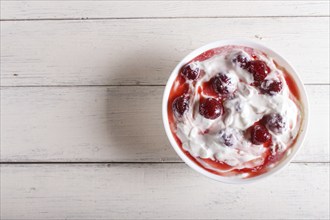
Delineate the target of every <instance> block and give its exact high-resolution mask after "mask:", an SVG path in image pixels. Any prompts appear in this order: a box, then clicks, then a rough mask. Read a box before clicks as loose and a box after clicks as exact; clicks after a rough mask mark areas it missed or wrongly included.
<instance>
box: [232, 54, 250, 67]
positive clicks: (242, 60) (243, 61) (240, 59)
mask: <svg viewBox="0 0 330 220" xmlns="http://www.w3.org/2000/svg"><path fill="white" fill-rule="evenodd" d="M232 61H233V63H236V64H239V66H240V67H242V68H243V69H245V68H246V66H247V63H248V61H249V58H248V57H247V56H245V55H243V54H238V55H237V56H236V57H235V58H234V59H233V60H232Z"/></svg>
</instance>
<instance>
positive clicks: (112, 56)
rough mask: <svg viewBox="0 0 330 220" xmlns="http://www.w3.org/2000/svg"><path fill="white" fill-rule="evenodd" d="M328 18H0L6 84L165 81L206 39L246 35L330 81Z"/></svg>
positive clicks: (309, 78)
mask: <svg viewBox="0 0 330 220" xmlns="http://www.w3.org/2000/svg"><path fill="white" fill-rule="evenodd" d="M328 35H329V18H324V17H318V18H216V19H210V18H204V19H151V20H150V19H146V20H144V19H142V20H139V19H138V20H135V19H128V20H94V21H33V22H31V21H26V22H23V21H14V22H9V21H8V22H2V23H1V64H2V65H1V85H2V86H39V85H42V86H44V85H164V84H165V82H166V81H167V78H168V76H169V74H170V72H171V71H172V69H173V68H174V67H175V66H176V64H177V63H178V62H179V61H180V60H181V59H182V58H183V57H184V56H185V55H187V54H188V53H189V52H191V51H192V50H194V49H195V48H198V47H200V46H202V45H204V44H206V43H209V42H212V41H216V40H220V39H226V38H227V39H229V38H230V39H231V38H247V39H252V40H256V41H261V42H262V43H264V44H266V45H268V46H270V47H271V48H273V49H275V50H277V51H278V52H280V53H281V54H283V55H284V56H285V57H287V58H288V60H290V61H291V62H292V64H293V65H294V66H295V67H296V68H297V70H298V71H299V73H300V75H301V77H302V79H303V81H304V82H305V83H323V84H326V83H329V62H328V61H329V53H328V49H329V40H328Z"/></svg>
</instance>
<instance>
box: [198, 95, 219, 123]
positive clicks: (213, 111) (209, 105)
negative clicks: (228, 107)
mask: <svg viewBox="0 0 330 220" xmlns="http://www.w3.org/2000/svg"><path fill="white" fill-rule="evenodd" d="M222 112H223V109H222V105H221V103H220V102H219V101H218V100H216V99H213V98H207V99H203V100H202V101H201V103H200V105H199V113H200V114H201V115H203V116H204V117H205V118H207V119H216V118H218V117H219V116H220V115H221V114H222Z"/></svg>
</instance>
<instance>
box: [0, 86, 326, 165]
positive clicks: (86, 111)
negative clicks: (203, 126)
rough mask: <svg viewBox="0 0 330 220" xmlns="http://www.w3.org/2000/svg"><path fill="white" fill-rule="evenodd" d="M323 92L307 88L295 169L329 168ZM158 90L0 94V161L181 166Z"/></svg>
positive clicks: (75, 89)
mask: <svg viewBox="0 0 330 220" xmlns="http://www.w3.org/2000/svg"><path fill="white" fill-rule="evenodd" d="M329 87H330V86H329V85H323V86H311V85H309V86H307V87H306V88H307V92H308V96H309V98H310V102H311V103H310V105H311V114H310V116H311V118H310V129H309V132H308V135H307V138H306V142H305V145H304V147H303V148H302V150H301V151H300V152H299V154H298V155H297V157H296V159H295V161H298V162H329V161H330V159H329ZM163 89H164V87H163V86H142V87H141V86H140V87H136V86H114V87H34V88H24V87H19V88H18V87H15V88H14V87H8V88H2V90H1V104H2V105H1V161H2V162H25V161H28V162H36V161H39V162H40V161H41V162H49V161H57V162H159V161H181V160H180V159H179V158H178V157H177V155H176V154H175V152H174V150H172V147H171V146H170V144H169V142H168V140H167V137H166V135H165V132H164V129H163V124H162V119H161V98H162V93H163Z"/></svg>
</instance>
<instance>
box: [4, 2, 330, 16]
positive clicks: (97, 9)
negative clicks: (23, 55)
mask: <svg viewBox="0 0 330 220" xmlns="http://www.w3.org/2000/svg"><path fill="white" fill-rule="evenodd" d="M328 8H329V2H327V1H258V2H251V1H92V2H91V1H3V2H2V3H1V19H63V18H66V19H93V18H127V17H129V18H155V17H156V18H162V17H171V18H172V17H228V16H229V17H232V16H234V17H246V16H253V17H256V16H329V10H327V9H328Z"/></svg>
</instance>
